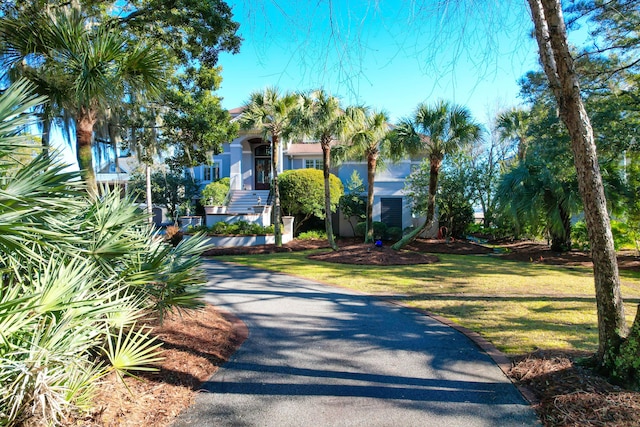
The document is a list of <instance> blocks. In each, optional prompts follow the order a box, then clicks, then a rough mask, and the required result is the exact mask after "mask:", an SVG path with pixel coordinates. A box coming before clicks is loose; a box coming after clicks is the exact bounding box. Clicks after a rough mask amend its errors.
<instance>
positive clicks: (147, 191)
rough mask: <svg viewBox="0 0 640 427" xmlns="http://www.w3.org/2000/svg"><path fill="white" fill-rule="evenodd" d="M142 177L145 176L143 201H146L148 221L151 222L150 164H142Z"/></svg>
mask: <svg viewBox="0 0 640 427" xmlns="http://www.w3.org/2000/svg"><path fill="white" fill-rule="evenodd" d="M144 178H145V185H144V189H145V192H144V193H145V201H146V203H147V216H148V217H149V223H152V222H153V198H152V196H151V195H152V193H151V165H150V164H149V163H145V164H144Z"/></svg>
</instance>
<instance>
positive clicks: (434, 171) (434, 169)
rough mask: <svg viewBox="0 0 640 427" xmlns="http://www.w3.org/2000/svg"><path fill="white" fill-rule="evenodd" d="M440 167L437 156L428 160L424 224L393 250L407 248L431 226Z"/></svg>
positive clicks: (398, 243) (395, 245)
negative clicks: (427, 192) (427, 188)
mask: <svg viewBox="0 0 640 427" xmlns="http://www.w3.org/2000/svg"><path fill="white" fill-rule="evenodd" d="M441 165H442V159H441V158H439V157H437V156H432V157H431V158H430V159H429V196H428V197H429V200H427V216H426V218H425V221H424V224H422V226H420V227H416V229H415V230H413V231H412V232H411V233H409V234H407V235H406V236H404V237H403V238H402V239H400V240H398V241H397V242H396V243H394V244H393V246H391V248H392V249H394V250H396V251H397V250H400V249H402V248H404V247H405V246H407V245H408V244H409V243H411V242H413V241H414V240H416V238H417V237H418V236H419V235H420V234H422V232H423V231H424V230H428V229H430V228H431V227H432V226H433V222H434V221H435V212H436V192H437V191H438V174H439V173H440V166H441Z"/></svg>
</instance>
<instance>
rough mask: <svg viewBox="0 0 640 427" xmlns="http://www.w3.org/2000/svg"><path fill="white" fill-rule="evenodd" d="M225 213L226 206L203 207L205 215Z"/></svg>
mask: <svg viewBox="0 0 640 427" xmlns="http://www.w3.org/2000/svg"><path fill="white" fill-rule="evenodd" d="M226 212H227V207H226V206H205V207H204V213H205V214H207V215H213V214H218V213H226Z"/></svg>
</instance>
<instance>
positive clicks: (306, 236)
mask: <svg viewBox="0 0 640 427" xmlns="http://www.w3.org/2000/svg"><path fill="white" fill-rule="evenodd" d="M297 238H298V239H300V240H311V239H324V240H326V238H327V232H326V231H324V230H309V231H305V232H303V233H300V234H299V235H298V237H297Z"/></svg>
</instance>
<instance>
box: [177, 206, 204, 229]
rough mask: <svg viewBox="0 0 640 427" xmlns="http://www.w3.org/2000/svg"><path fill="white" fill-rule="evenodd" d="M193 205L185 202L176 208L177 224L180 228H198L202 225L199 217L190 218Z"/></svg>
mask: <svg viewBox="0 0 640 427" xmlns="http://www.w3.org/2000/svg"><path fill="white" fill-rule="evenodd" d="M192 211H193V204H192V203H191V201H190V200H185V201H184V202H182V203H181V204H180V206H178V223H179V224H180V226H181V227H183V228H187V227H189V226H191V227H198V226H200V225H201V224H202V218H201V217H199V216H192V215H191V212H192Z"/></svg>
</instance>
